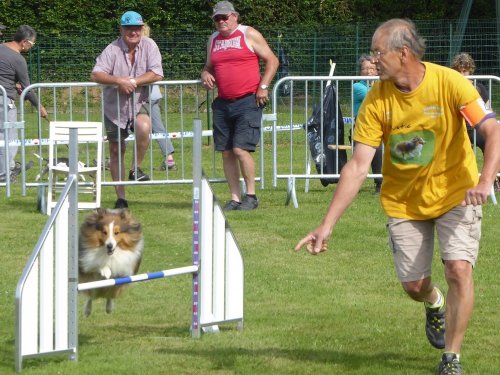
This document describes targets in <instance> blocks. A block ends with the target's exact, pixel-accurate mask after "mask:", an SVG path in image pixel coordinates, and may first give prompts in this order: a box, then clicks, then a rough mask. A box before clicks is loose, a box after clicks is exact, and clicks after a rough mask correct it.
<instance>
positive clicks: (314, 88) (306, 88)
mask: <svg viewBox="0 0 500 375" xmlns="http://www.w3.org/2000/svg"><path fill="white" fill-rule="evenodd" d="M468 78H469V79H470V80H471V81H472V82H473V84H476V82H477V81H481V82H482V83H483V84H485V85H486V86H487V88H488V92H489V97H490V98H495V96H494V94H495V93H496V92H498V89H499V87H498V83H500V78H499V77H496V76H469V77H468ZM376 79H378V77H373V76H338V77H337V76H289V77H284V78H282V79H280V80H278V81H277V82H276V84H275V85H274V88H273V92H272V113H271V114H269V115H267V117H268V120H269V121H271V122H272V123H273V133H272V155H273V156H272V181H273V187H275V188H276V187H277V186H278V181H279V180H286V190H287V197H286V204H288V203H289V202H290V201H292V203H293V205H294V207H296V208H297V207H298V200H297V180H304V182H305V183H304V191H305V192H308V190H309V181H310V180H318V179H338V178H339V177H340V174H339V173H336V174H327V173H326V171H325V170H323V169H322V170H321V171H319V172H318V173H317V172H316V171H314V172H311V164H312V162H313V160H312V158H311V150H310V146H309V142H308V138H307V137H308V134H307V133H308V132H307V125H306V124H307V123H308V120H309V118H310V117H311V115H312V114H313V111H314V109H315V108H316V107H320V110H321V113H324V111H325V108H324V103H323V96H324V93H325V91H326V87H327V85H328V84H329V83H331V84H332V85H333V87H334V88H335V92H336V93H337V96H336V98H335V106H336V107H337V106H338V105H340V108H341V111H342V115H343V123H344V129H343V130H344V139H343V140H340V142H339V138H338V137H337V136H336V137H335V139H336V141H335V144H334V145H332V147H331V148H332V149H333V150H334V151H333V152H334V153H335V154H336V157H335V158H334V159H335V160H336V162H337V163H338V160H339V157H338V155H339V152H340V151H341V149H347V156H348V157H350V154H351V152H352V151H351V149H352V146H353V145H352V143H351V140H350V139H349V134H350V132H351V131H352V127H353V123H354V119H353V88H352V86H353V84H354V83H355V82H357V81H360V80H376ZM495 85H496V86H495ZM284 86H286V87H288V88H289V94H287V95H283V94H282V92H283V90H282V87H284ZM490 101H491V102H492V103H493V107H494V106H495V104H494V100H490ZM280 127H287V129H288V130H287V131H286V132H285V133H284V134H279V133H278V129H279V128H280ZM323 128H324V116H321V126H320V129H321V130H323ZM339 130H340V129H338V128H337V129H336V131H337V135H338V131H339ZM320 136H321V143H322V144H323V141H324V137H325V134H324V133H323V131H321V134H320ZM473 147H474V152H475V153H477V148H476V145H475V143H474V144H473ZM324 152H325V150H324V149H323V153H324ZM322 157H324V155H323V156H322ZM336 170H338V168H337V169H336ZM367 177H368V178H371V179H372V178H377V177H382V175H381V174H368V175H367ZM491 199H492V201H493V203H495V204H496V198H495V194H494V191H493V188H492V193H491Z"/></svg>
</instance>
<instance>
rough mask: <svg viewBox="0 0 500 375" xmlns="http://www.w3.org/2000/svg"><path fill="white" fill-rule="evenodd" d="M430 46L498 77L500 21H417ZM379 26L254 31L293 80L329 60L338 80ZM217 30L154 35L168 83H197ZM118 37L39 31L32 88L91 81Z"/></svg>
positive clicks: (323, 68)
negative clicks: (466, 57)
mask: <svg viewBox="0 0 500 375" xmlns="http://www.w3.org/2000/svg"><path fill="white" fill-rule="evenodd" d="M415 23H416V25H417V28H418V29H419V31H420V33H421V35H422V36H423V37H424V38H426V40H427V52H426V55H425V56H424V59H425V60H427V61H432V62H435V63H438V64H443V65H448V64H449V62H450V60H451V58H452V57H453V55H454V54H455V53H457V52H460V51H465V52H469V53H470V54H471V55H472V56H473V58H474V59H475V60H476V65H477V70H476V74H481V75H486V74H493V75H498V71H499V67H500V58H499V55H500V52H499V48H500V47H499V45H500V43H499V41H500V31H499V30H497V21H496V20H495V19H491V20H469V22H468V24H467V27H466V28H465V32H464V35H463V37H461V35H460V33H459V31H458V30H459V25H460V24H459V21H458V20H453V21H450V20H437V21H429V20H427V21H416V22H415ZM377 25H378V23H376V22H366V23H354V24H342V25H337V26H335V27H332V26H328V27H325V29H323V30H315V31H314V30H305V29H303V28H301V27H300V26H297V27H294V28H282V29H281V28H277V27H274V28H273V29H269V28H268V29H266V28H263V27H259V26H257V25H256V28H257V29H259V31H260V32H261V33H262V34H263V35H264V37H265V38H266V39H267V41H268V42H269V44H270V45H271V47H272V48H273V50H274V51H276V52H277V53H278V51H279V50H281V51H284V53H285V54H286V58H287V59H288V62H289V64H288V73H289V74H291V75H325V74H328V72H329V70H330V65H329V61H330V59H331V60H333V61H334V62H336V63H337V67H336V71H335V74H336V75H354V74H356V73H357V72H356V61H357V59H358V57H359V56H360V55H361V54H362V53H367V52H368V51H369V50H370V43H371V36H372V34H373V31H374V30H375V28H376V27H377ZM212 32H213V30H177V29H176V30H171V29H166V30H165V29H163V30H153V32H152V34H151V35H152V38H153V39H154V40H155V41H156V42H157V44H158V46H159V48H160V51H161V52H162V54H163V65H164V72H165V79H168V80H172V79H176V80H177V79H197V78H199V74H200V71H201V69H202V67H203V65H204V63H205V57H206V42H207V40H208V37H209V35H210V34H211V33H212ZM117 36H118V33H114V34H102V33H100V34H94V35H92V34H89V33H88V32H85V33H84V34H82V33H78V32H74V33H60V34H57V35H52V34H46V33H44V32H43V30H41V31H40V32H39V37H38V41H37V45H36V47H37V48H35V49H34V50H33V53H32V54H31V55H30V66H31V73H32V81H33V82H75V81H88V80H89V77H90V71H91V70H92V67H93V66H94V63H95V58H96V57H97V56H98V55H99V54H100V52H101V51H102V50H103V49H104V47H105V46H106V45H107V44H108V43H110V42H111V41H112V40H113V39H115V38H116V37H117Z"/></svg>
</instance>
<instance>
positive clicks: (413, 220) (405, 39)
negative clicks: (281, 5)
mask: <svg viewBox="0 0 500 375" xmlns="http://www.w3.org/2000/svg"><path fill="white" fill-rule="evenodd" d="M371 49H372V52H371V53H372V61H373V62H374V63H375V65H376V66H377V72H378V75H379V77H380V82H377V83H375V84H374V86H373V88H372V89H371V90H370V92H369V93H368V95H367V96H366V98H365V100H364V101H363V104H362V106H361V108H360V111H359V114H358V117H357V119H356V129H355V133H354V141H355V142H356V147H355V148H354V153H353V157H352V158H351V160H349V162H348V163H347V164H346V165H345V167H344V168H343V169H342V172H341V176H340V181H339V183H338V186H337V189H336V191H335V194H334V196H333V198H332V200H331V202H330V205H329V208H328V211H327V213H326V215H325V217H324V219H323V221H322V223H321V225H320V226H319V227H318V228H316V229H314V230H313V231H312V232H310V233H309V234H308V235H307V236H305V237H304V238H303V239H302V240H301V241H299V243H298V244H297V246H296V247H295V250H296V251H298V250H300V249H301V248H302V246H304V245H306V246H307V250H308V251H309V252H310V253H311V254H313V255H316V254H319V253H320V252H322V251H324V250H326V241H327V240H328V238H329V237H330V235H331V233H332V231H333V228H334V226H335V225H336V223H337V221H338V220H339V219H340V217H341V215H342V214H343V212H344V211H345V210H346V209H347V207H348V206H349V205H350V203H351V202H352V201H353V199H354V198H355V196H356V194H357V193H358V191H359V189H360V187H361V185H362V184H363V182H364V180H365V179H366V175H367V173H368V171H369V168H370V162H371V160H372V158H373V155H374V154H375V150H376V148H377V147H378V145H379V144H380V142H381V141H382V142H383V144H384V159H383V169H382V174H383V176H384V180H383V183H382V189H381V195H380V200H381V203H382V206H383V208H384V210H385V212H386V214H387V216H388V217H389V219H388V225H387V228H388V232H389V244H390V247H391V249H392V252H393V256H394V264H395V269H396V272H397V275H398V277H399V280H400V282H401V285H402V287H403V289H404V290H405V292H406V293H407V294H408V295H409V296H410V297H411V298H412V299H414V300H415V301H418V302H424V306H425V313H426V324H425V332H426V335H427V338H428V340H429V342H430V343H431V344H432V345H433V346H434V347H436V348H438V349H444V353H443V355H442V358H441V362H440V364H439V373H440V374H449V373H453V374H461V373H462V367H461V365H460V349H461V345H462V341H463V337H464V334H465V330H466V327H467V324H468V321H469V319H470V316H471V314H472V308H473V301H474V289H473V277H472V270H473V267H474V264H475V262H476V259H477V255H478V249H479V239H480V237H481V216H482V211H481V205H482V204H483V203H486V202H487V199H488V195H489V192H490V189H491V186H492V184H493V181H494V179H495V175H496V172H497V171H498V170H499V168H500V153H499V152H498V150H499V149H500V126H499V125H498V123H497V121H496V119H495V114H494V113H492V112H491V111H489V110H487V109H486V107H485V105H484V102H483V100H482V99H481V98H480V96H479V94H478V93H477V91H476V90H475V89H474V87H473V86H472V85H471V84H470V83H469V82H468V81H467V80H466V78H464V77H462V76H461V75H460V74H459V73H458V72H455V71H452V70H451V69H449V68H445V67H441V66H438V65H435V64H431V63H425V62H422V61H421V58H422V56H423V55H424V52H425V41H424V39H422V37H420V36H419V34H418V33H417V30H416V28H415V25H414V24H413V22H411V21H409V20H403V19H392V20H389V21H387V22H385V23H383V24H382V25H381V26H379V27H378V28H377V30H376V31H375V33H374V35H373V38H372V47H371ZM464 119H466V120H467V122H468V123H470V124H473V126H474V127H475V128H476V129H477V131H478V132H479V133H480V134H481V135H483V136H484V138H485V139H486V152H485V157H484V164H483V168H482V171H481V177H478V170H477V167H476V161H475V158H474V154H473V152H472V149H471V147H470V144H469V140H468V137H467V130H466V126H465V121H464ZM434 231H436V232H437V234H438V238H439V247H440V255H441V259H442V261H443V263H444V268H445V278H446V281H447V284H448V293H447V295H446V297H445V294H444V292H443V291H442V290H441V289H439V288H437V287H436V286H434V284H433V283H432V280H431V264H432V258H433V253H434ZM445 321H446V329H445Z"/></svg>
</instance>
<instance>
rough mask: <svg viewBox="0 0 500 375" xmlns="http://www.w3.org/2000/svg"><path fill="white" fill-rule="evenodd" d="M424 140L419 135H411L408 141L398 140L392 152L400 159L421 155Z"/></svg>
mask: <svg viewBox="0 0 500 375" xmlns="http://www.w3.org/2000/svg"><path fill="white" fill-rule="evenodd" d="M424 144H425V141H424V140H423V139H422V138H421V137H418V136H416V137H413V138H412V139H411V140H409V141H403V142H399V143H397V144H396V145H395V146H394V152H395V153H396V155H397V156H399V157H400V158H401V159H403V160H406V159H414V158H418V157H420V156H421V155H422V149H423V148H424Z"/></svg>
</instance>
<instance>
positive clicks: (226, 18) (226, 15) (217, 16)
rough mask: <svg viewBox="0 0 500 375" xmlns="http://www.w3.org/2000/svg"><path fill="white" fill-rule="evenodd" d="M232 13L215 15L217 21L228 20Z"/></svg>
mask: <svg viewBox="0 0 500 375" xmlns="http://www.w3.org/2000/svg"><path fill="white" fill-rule="evenodd" d="M229 16H230V14H218V15H216V16H214V21H215V22H220V21H227V20H228V19H229Z"/></svg>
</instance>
